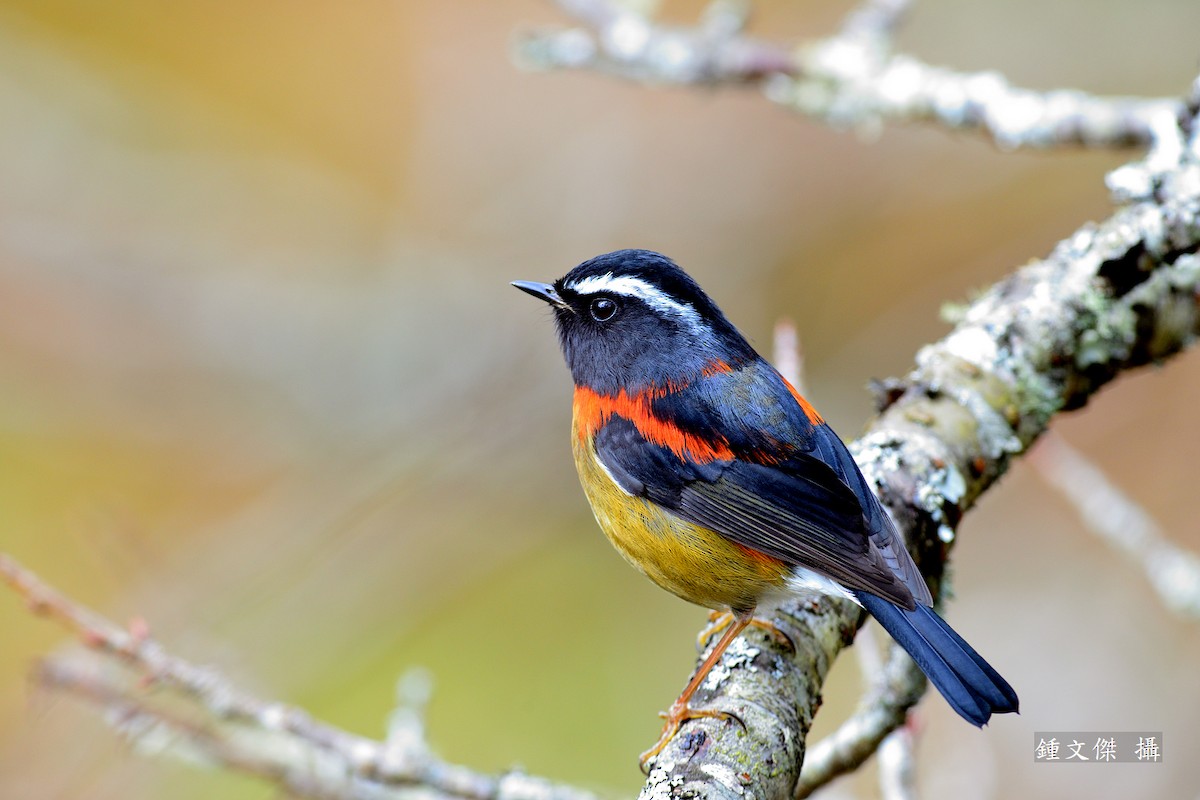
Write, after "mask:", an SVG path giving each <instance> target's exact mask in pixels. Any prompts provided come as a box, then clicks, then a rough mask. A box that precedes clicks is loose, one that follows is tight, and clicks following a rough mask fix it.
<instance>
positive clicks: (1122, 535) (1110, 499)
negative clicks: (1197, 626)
mask: <svg viewBox="0 0 1200 800" xmlns="http://www.w3.org/2000/svg"><path fill="white" fill-rule="evenodd" d="M1029 463H1030V464H1032V465H1033V468H1034V469H1035V470H1036V471H1037V473H1038V474H1039V475H1040V476H1041V477H1042V480H1044V481H1046V482H1047V483H1049V484H1050V485H1051V486H1053V487H1055V488H1056V489H1058V490H1059V492H1061V493H1062V495H1063V497H1065V498H1066V499H1067V500H1069V501H1070V502H1071V505H1072V506H1074V507H1075V510H1076V511H1077V512H1078V513H1079V515H1080V516H1081V517H1082V518H1083V521H1084V522H1085V523H1086V524H1087V527H1088V530H1090V531H1092V532H1093V533H1095V534H1096V535H1098V536H1099V537H1100V538H1102V539H1104V541H1106V542H1108V544H1109V545H1111V546H1112V547H1113V548H1115V549H1116V550H1118V551H1120V552H1122V553H1124V554H1125V555H1126V556H1128V557H1129V558H1130V559H1132V560H1133V561H1134V562H1135V563H1137V564H1138V565H1140V566H1141V568H1142V571H1143V572H1144V573H1145V574H1146V579H1147V580H1148V581H1149V582H1150V586H1151V588H1153V589H1154V592H1155V594H1157V595H1158V597H1159V599H1160V600H1162V602H1163V604H1164V605H1165V606H1166V607H1167V608H1169V609H1170V610H1171V611H1173V612H1175V613H1176V614H1180V615H1182V616H1184V617H1188V618H1190V619H1200V558H1197V557H1196V555H1194V554H1193V553H1189V552H1187V551H1186V550H1184V549H1183V548H1181V547H1179V546H1178V545H1176V544H1174V543H1173V542H1171V540H1170V539H1168V538H1167V536H1166V534H1165V533H1164V532H1163V530H1162V528H1161V527H1159V525H1158V523H1157V522H1155V521H1154V518H1153V517H1151V516H1150V515H1149V514H1147V513H1146V511H1145V509H1143V508H1142V507H1141V506H1140V505H1138V504H1137V502H1135V501H1134V500H1133V499H1132V498H1131V497H1129V496H1128V495H1127V494H1125V493H1124V492H1123V491H1121V489H1120V487H1118V486H1116V485H1115V484H1114V483H1113V482H1112V481H1111V480H1109V479H1108V476H1107V475H1105V474H1104V472H1103V471H1102V470H1101V469H1100V468H1099V467H1097V466H1096V465H1095V464H1093V463H1092V462H1091V461H1090V460H1088V459H1087V458H1086V457H1085V456H1084V455H1083V454H1082V453H1080V452H1079V451H1078V450H1076V449H1075V448H1073V447H1072V446H1071V445H1070V444H1068V443H1067V442H1066V441H1065V440H1064V439H1063V438H1062V437H1061V436H1056V435H1054V434H1053V433H1051V434H1047V435H1046V436H1045V437H1043V438H1042V441H1040V442H1038V446H1037V447H1036V448H1034V449H1033V451H1032V452H1031V453H1030V454H1029Z"/></svg>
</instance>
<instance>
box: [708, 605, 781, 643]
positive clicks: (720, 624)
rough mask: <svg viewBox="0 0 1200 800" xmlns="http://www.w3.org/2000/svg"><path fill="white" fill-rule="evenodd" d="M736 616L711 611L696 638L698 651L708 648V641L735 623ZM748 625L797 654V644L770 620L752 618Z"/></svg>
mask: <svg viewBox="0 0 1200 800" xmlns="http://www.w3.org/2000/svg"><path fill="white" fill-rule="evenodd" d="M733 619H734V615H733V612H732V611H710V612H708V625H707V626H706V627H705V628H704V630H702V631H700V634H699V635H698V636H697V637H696V649H698V650H703V649H704V648H705V647H707V646H708V641H709V639H711V638H712V637H713V636H716V635H717V634H718V633H720V632H721V631H723V630H725V629H726V628H728V627H729V625H730V624H731V623H732V622H733ZM747 624H748V625H750V626H752V627H755V628H761V629H762V630H764V631H766V632H767V633H769V634H771V635H772V636H774V637H775V639H776V641H778V642H779V643H780V644H783V645H786V646H787V648H788V649H789V650H791V651H792V652H793V653H794V652H796V643H795V642H793V641H792V637H790V636H788V635H787V634H786V633H784V632H783V631H782V630H780V629H779V628H778V627H776V625H775V623H773V622H771V620H769V619H763V618H762V617H751V619H750V622H749V623H747Z"/></svg>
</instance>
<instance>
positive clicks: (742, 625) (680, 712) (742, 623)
mask: <svg viewBox="0 0 1200 800" xmlns="http://www.w3.org/2000/svg"><path fill="white" fill-rule="evenodd" d="M729 617H730V621H729V622H726V623H725V633H723V634H722V635H721V639H720V641H718V642H717V646H716V647H714V648H713V650H712V652H711V653H709V654H708V658H706V659H704V662H703V663H702V664H701V665H700V667H699V669H697V670H696V674H695V675H693V676H692V679H691V680H690V681H688V685H687V686H685V687H684V688H683V693H682V694H680V695H679V699H677V700H676V701H675V702H674V703H672V704H671V708H670V709H669V710H667V711H666V712H665V713H663V714H662V715H661V716H663V717H666V720H667V723H666V725H664V726H663V731H662V735H661V736H659V737H658V742H657V743H656V744H655V745H654V747H651V748H650V749H649V750H647V751H646V752H644V753H642V755H641V758H639V759H638V764H639V765H640V766H641V768H642V771H643V772H645V771H646V765H647V763H649V761H650V760H651V759H653V758H654V757H655V756H657V755H658V754H659V753H661V752H662V749H663V748H664V747H666V746H667V742H669V741H671V739H673V738H675V734H676V733H678V732H679V726H680V725H682V724H683V723H684V722H686V721H687V720H689V719H697V718H699V717H716V718H718V719H729V718H730V717H731V716H733V715H732V714H730V713H728V712H726V711H713V710H706V709H696V708H691V707H690V706H689V705H688V702H689V701H690V700H691V699H692V695H694V694H695V693H696V690H697V689H699V688H700V684H701V683H703V682H704V679H705V678H706V677H708V673H709V672H710V671H711V670H712V668H713V667H714V666H716V664H717V662H718V661H720V660H721V656H722V655H723V654H724V653H725V650H726V648H728V647H729V645H730V643H731V642H733V640H734V639H736V638H737V637H738V634H740V633H741V632H742V631H744V630H745V629H746V626H747V625H749V624H750V621H751V620H752V619H754V615H753V612H749V611H747V612H742V613H739V612H732V613H730V614H729Z"/></svg>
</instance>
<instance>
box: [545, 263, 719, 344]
mask: <svg viewBox="0 0 1200 800" xmlns="http://www.w3.org/2000/svg"><path fill="white" fill-rule="evenodd" d="M566 288H568V289H571V290H572V291H575V292H578V293H579V294H599V293H601V292H608V293H610V294H619V295H623V296H625V297H635V298H637V299H638V300H641V301H642V302H643V303H645V304H646V305H648V306H650V307H651V308H655V309H658V310H659V311H662V312H663V313H665V314H668V315H670V316H673V317H677V318H679V319H680V320H681V321H682V322H683V323H684V324H686V325H687V326H688V328H690V329H691V330H693V331H699V330H702V329H703V327H704V323H703V321H702V320H701V319H700V314H699V313H697V311H696V309H695V308H693V307H692V306H691V305H689V304H688V303H681V302H679V301H678V300H676V299H675V298H674V297H671V296H670V295H669V294H667V293H666V292H664V291H663V290H661V289H659V288H657V287H655V286H653V285H652V284H650V283H647V282H646V281H644V280H642V279H641V278H634V277H632V276H630V275H622V276H621V277H619V278H618V277H616V276H614V275H613V274H612V273H611V272H610V273H608V274H606V275H592V276H591V277H588V278H584V279H583V280H581V281H576V282H573V283H569V284H567V287H566Z"/></svg>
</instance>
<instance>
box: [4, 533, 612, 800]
mask: <svg viewBox="0 0 1200 800" xmlns="http://www.w3.org/2000/svg"><path fill="white" fill-rule="evenodd" d="M0 578H2V579H3V580H4V581H5V582H6V583H7V584H8V585H9V586H11V587H12V588H13V589H14V590H15V591H16V592H17V594H19V595H20V596H21V597H23V598H24V599H25V601H26V602H27V603H28V605H29V607H30V609H31V610H32V611H33V612H34V613H36V614H40V615H44V616H47V617H49V618H51V619H54V620H56V621H57V622H60V623H61V624H63V625H64V626H65V627H67V628H68V629H69V630H71V631H72V632H73V633H75V634H76V635H77V636H78V637H79V639H80V640H81V641H82V642H83V644H84V645H86V646H87V648H88V649H89V650H90V653H89V652H74V653H72V654H68V655H66V656H58V657H54V658H51V659H48V660H45V661H43V662H42V663H41V664H40V665H39V667H38V668H37V670H36V671H35V678H36V679H37V680H38V681H39V682H40V683H42V684H43V685H46V686H49V687H52V688H55V689H60V690H64V691H67V692H69V693H71V694H74V695H76V696H78V697H81V698H83V699H86V700H88V701H90V702H92V703H94V704H96V705H98V706H100V707H102V708H104V709H105V710H106V711H107V716H106V718H107V719H108V721H109V723H110V724H111V725H112V726H113V728H114V729H115V730H116V731H117V732H118V733H119V734H120V735H121V736H122V737H123V738H124V739H125V740H126V741H128V742H129V743H130V744H131V745H132V746H133V747H134V749H135V750H137V751H139V752H143V753H153V754H155V755H158V754H163V755H171V756H174V757H176V758H181V759H184V760H186V761H189V762H192V763H199V764H204V765H210V766H221V767H224V768H227V769H232V770H235V771H238V772H243V773H246V774H249V775H255V776H258V777H261V778H265V779H267V780H269V781H272V782H274V783H276V784H278V785H279V786H281V787H282V788H284V789H286V790H287V791H289V792H291V793H292V794H294V795H296V796H299V797H310V798H320V799H321V800H328V799H331V798H337V799H338V800H418V798H419V800H594V796H593V795H592V794H591V793H589V792H585V791H583V790H580V789H575V788H572V787H569V786H564V785H561V784H555V783H552V782H550V781H547V780H544V779H542V778H537V777H533V776H530V775H525V774H523V773H520V772H511V773H508V774H506V775H502V776H490V775H482V774H479V773H476V772H472V771H471V770H468V769H465V768H463V767H459V766H455V765H452V764H447V763H445V762H443V761H440V760H439V759H438V758H437V757H436V756H434V755H433V753H432V752H430V750H429V749H428V747H427V746H426V744H425V741H424V735H423V729H422V723H421V721H420V713H419V712H420V708H421V707H422V706H423V705H424V702H425V701H426V700H427V697H428V680H427V679H423V678H421V677H420V675H419V674H417V675H409V676H406V678H404V679H402V680H401V684H400V689H399V692H398V693H399V695H400V702H401V705H400V708H399V709H398V710H397V711H396V712H395V713H394V714H393V715H392V719H391V721H390V724H389V726H388V728H389V730H388V738H387V739H386V740H385V741H383V742H378V741H375V740H372V739H368V738H366V737H362V736H357V735H355V734H352V733H349V732H347V731H343V730H341V729H339V728H334V727H333V726H330V725H326V724H324V723H321V722H317V721H315V720H313V719H311V718H310V717H309V716H308V715H307V714H305V713H304V712H302V711H300V710H299V709H296V708H293V707H291V706H286V705H283V704H281V703H273V702H267V701H264V700H260V699H258V698H256V697H253V696H252V695H249V694H247V693H245V692H242V691H240V690H239V689H237V688H236V687H235V686H233V685H232V684H231V683H229V682H228V681H227V680H226V679H225V678H224V677H223V676H221V675H220V674H219V673H217V672H216V670H213V669H211V668H208V667H200V666H196V665H194V664H191V663H189V662H187V661H185V660H184V659H182V658H179V657H178V656H173V655H171V654H170V653H168V652H166V651H165V650H164V649H163V648H162V647H161V646H160V645H159V644H158V643H157V642H155V641H154V640H152V639H151V638H150V637H149V635H148V631H147V629H146V626H145V624H144V623H141V622H136V623H134V624H133V625H132V626H131V629H130V630H126V629H124V628H122V627H120V626H119V625H116V624H115V623H112V622H110V621H109V620H107V619H105V618H104V617H102V616H100V615H99V614H97V613H95V612H94V611H91V610H90V609H88V608H85V607H83V606H82V605H80V604H78V603H76V602H75V601H73V600H71V599H70V598H68V597H66V596H64V595H62V594H61V593H59V592H58V591H56V590H55V589H53V588H51V587H50V586H48V585H47V584H46V583H45V582H43V581H42V580H41V579H39V578H38V577H37V576H36V575H35V574H33V573H32V572H30V571H29V570H27V569H26V568H24V567H23V566H21V565H20V564H18V563H17V562H16V560H15V559H13V558H11V557H10V556H8V555H6V554H4V553H0Z"/></svg>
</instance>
